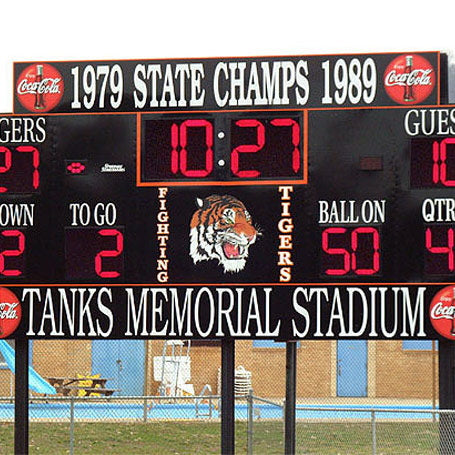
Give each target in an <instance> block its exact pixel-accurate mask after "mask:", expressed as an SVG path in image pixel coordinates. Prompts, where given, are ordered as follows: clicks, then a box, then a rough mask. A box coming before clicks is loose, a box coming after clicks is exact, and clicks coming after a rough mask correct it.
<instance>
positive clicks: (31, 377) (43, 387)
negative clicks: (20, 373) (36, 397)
mask: <svg viewBox="0 0 455 455" xmlns="http://www.w3.org/2000/svg"><path fill="white" fill-rule="evenodd" d="M0 353H1V354H2V355H3V357H4V359H5V362H6V364H7V365H8V368H9V369H10V370H11V371H12V372H13V373H14V372H15V361H14V359H15V356H16V353H15V352H14V349H13V348H12V347H11V346H10V345H9V344H8V343H7V342H6V341H5V340H0ZM28 385H29V388H30V389H32V390H33V391H34V392H37V393H46V394H48V395H55V394H56V393H57V392H56V390H55V388H54V387H52V386H51V385H50V384H49V383H48V382H47V381H46V380H45V379H43V378H42V377H41V376H40V375H39V374H38V373H37V372H36V371H35V370H34V369H33V368H32V367H29V368H28Z"/></svg>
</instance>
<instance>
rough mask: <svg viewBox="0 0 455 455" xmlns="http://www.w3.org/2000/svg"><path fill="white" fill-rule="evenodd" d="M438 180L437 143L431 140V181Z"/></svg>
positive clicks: (436, 181) (435, 181)
mask: <svg viewBox="0 0 455 455" xmlns="http://www.w3.org/2000/svg"><path fill="white" fill-rule="evenodd" d="M438 182H439V144H438V141H434V142H433V183H438Z"/></svg>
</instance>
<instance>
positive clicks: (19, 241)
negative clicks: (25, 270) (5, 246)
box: [0, 229, 25, 276]
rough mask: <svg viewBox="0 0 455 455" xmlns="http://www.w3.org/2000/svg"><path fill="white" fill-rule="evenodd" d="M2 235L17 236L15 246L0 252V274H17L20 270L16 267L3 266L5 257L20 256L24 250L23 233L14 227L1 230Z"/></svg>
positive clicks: (20, 272)
mask: <svg viewBox="0 0 455 455" xmlns="http://www.w3.org/2000/svg"><path fill="white" fill-rule="evenodd" d="M1 234H2V236H3V237H17V248H16V249H14V250H4V251H2V252H1V253H0V274H2V275H4V276H19V275H22V271H21V270H18V269H7V268H5V258H8V257H16V256H20V255H21V254H22V253H23V252H24V251H25V235H24V234H23V233H22V232H21V231H18V230H16V229H11V230H5V231H2V233H1Z"/></svg>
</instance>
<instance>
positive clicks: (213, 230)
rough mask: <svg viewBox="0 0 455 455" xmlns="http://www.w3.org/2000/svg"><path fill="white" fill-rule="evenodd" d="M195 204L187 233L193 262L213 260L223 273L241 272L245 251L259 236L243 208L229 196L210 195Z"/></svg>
mask: <svg viewBox="0 0 455 455" xmlns="http://www.w3.org/2000/svg"><path fill="white" fill-rule="evenodd" d="M196 202H197V206H198V209H197V210H196V212H194V214H193V217H192V218H191V230H190V256H191V257H192V258H193V262H194V263H195V264H196V263H197V262H200V261H210V260H212V259H215V260H217V261H218V263H219V264H220V265H221V266H222V267H223V268H224V272H232V273H233V272H239V271H241V270H243V268H244V267H245V263H246V259H247V257H248V249H249V247H250V245H252V244H253V243H254V242H255V241H256V238H257V236H258V231H257V230H256V228H255V227H254V226H253V223H252V220H251V215H250V214H249V213H248V211H247V209H246V208H245V205H244V204H243V203H242V202H241V201H239V200H238V199H236V198H235V197H233V196H229V195H223V196H218V195H211V196H208V197H207V198H205V199H199V198H198V199H197V201H196Z"/></svg>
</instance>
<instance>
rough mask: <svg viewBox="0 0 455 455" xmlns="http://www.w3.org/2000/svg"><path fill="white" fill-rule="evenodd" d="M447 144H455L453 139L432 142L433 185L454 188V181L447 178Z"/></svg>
mask: <svg viewBox="0 0 455 455" xmlns="http://www.w3.org/2000/svg"><path fill="white" fill-rule="evenodd" d="M447 144H455V138H453V137H448V138H445V139H444V140H442V141H441V142H440V143H438V142H437V141H434V142H433V154H432V155H433V172H432V174H433V175H432V176H433V183H435V184H436V183H441V184H442V185H444V186H450V187H452V186H455V180H450V179H448V178H447Z"/></svg>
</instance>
